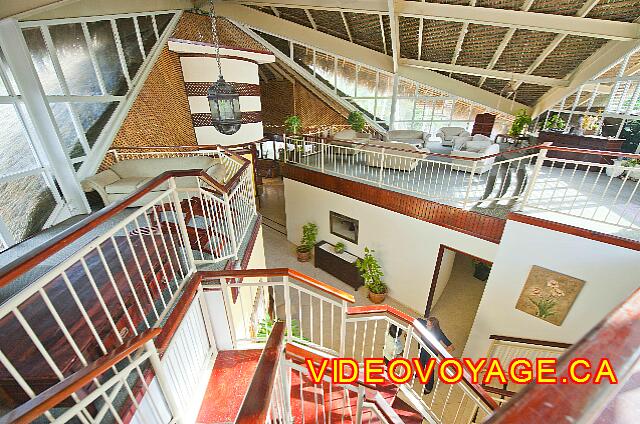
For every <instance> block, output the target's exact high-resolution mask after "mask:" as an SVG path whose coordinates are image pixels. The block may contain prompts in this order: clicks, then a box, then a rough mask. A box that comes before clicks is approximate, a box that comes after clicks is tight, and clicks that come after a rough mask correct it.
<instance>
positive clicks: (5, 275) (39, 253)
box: [0, 146, 251, 287]
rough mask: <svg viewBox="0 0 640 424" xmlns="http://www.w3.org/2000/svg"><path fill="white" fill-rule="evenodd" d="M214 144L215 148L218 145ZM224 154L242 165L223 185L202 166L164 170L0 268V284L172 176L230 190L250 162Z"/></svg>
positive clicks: (71, 241) (227, 191) (89, 229)
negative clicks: (202, 181)
mask: <svg viewBox="0 0 640 424" xmlns="http://www.w3.org/2000/svg"><path fill="white" fill-rule="evenodd" d="M215 147H216V148H218V147H219V146H215ZM138 149H139V148H138ZM221 150H223V151H225V150H224V148H221ZM226 153H227V154H228V155H231V156H234V157H235V158H236V159H237V160H239V161H241V162H242V166H241V167H240V168H239V169H238V171H236V173H235V174H234V175H233V176H232V177H231V178H230V179H229V181H227V182H226V183H225V184H221V183H219V182H218V181H216V180H214V179H213V178H211V176H209V174H207V173H206V172H204V171H203V170H202V169H189V170H179V171H167V172H164V173H162V174H160V175H158V176H157V177H155V178H153V179H152V180H151V181H149V182H147V183H146V184H144V185H143V186H142V187H140V188H138V189H137V190H136V191H134V192H133V193H131V194H129V195H128V196H126V197H125V198H123V199H122V200H119V201H117V202H115V203H112V204H110V205H109V206H107V207H105V208H103V209H101V210H99V211H98V212H94V213H92V214H91V215H89V216H88V217H87V218H85V219H83V220H82V221H80V222H78V223H77V224H75V225H73V226H71V227H69V228H68V229H67V230H65V231H62V232H61V233H60V234H58V235H57V236H55V237H53V238H52V239H50V240H48V241H47V242H45V243H42V244H41V245H40V246H39V247H37V248H36V249H34V250H32V251H31V252H30V253H29V255H28V256H22V257H19V258H17V259H16V260H14V261H12V262H10V263H8V264H7V265H5V266H3V267H2V268H0V287H4V286H5V285H7V284H8V283H9V282H11V281H12V280H14V279H16V278H17V277H19V276H21V275H23V274H24V273H26V272H27V271H29V270H31V269H33V268H34V267H35V266H36V265H38V264H40V263H41V262H42V261H43V260H45V259H46V258H48V257H50V256H52V255H53V254H54V253H56V252H58V251H60V250H62V249H63V248H65V247H67V246H68V245H69V244H71V243H73V242H74V241H76V240H77V239H79V238H80V237H81V236H83V235H85V234H87V233H88V232H89V231H91V230H93V229H94V228H96V227H97V226H98V225H100V224H103V223H104V222H106V221H107V220H109V219H110V218H113V217H114V216H115V215H116V214H118V213H119V212H121V211H123V210H124V209H125V208H127V207H130V206H131V205H133V204H134V203H135V202H136V201H137V200H139V199H141V198H142V197H143V196H144V195H146V194H147V193H149V192H151V191H152V190H153V189H155V188H157V187H159V186H160V185H161V184H163V183H165V182H166V181H167V180H169V179H171V178H174V177H176V178H177V177H199V178H201V179H202V180H204V181H205V182H206V183H207V184H210V185H211V186H213V187H216V189H218V190H220V191H222V192H223V193H231V191H232V190H233V189H234V188H235V186H236V185H237V184H238V183H239V182H240V178H241V176H242V173H243V172H244V171H245V170H246V169H247V167H249V166H250V165H251V162H250V161H249V160H247V159H245V158H243V157H241V156H238V155H236V154H234V153H231V152H228V151H226Z"/></svg>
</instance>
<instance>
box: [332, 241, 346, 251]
mask: <svg viewBox="0 0 640 424" xmlns="http://www.w3.org/2000/svg"><path fill="white" fill-rule="evenodd" d="M344 249H345V245H344V243H343V242H341V241H339V242H337V243H336V245H335V246H333V250H334V251H335V252H336V253H343V252H344Z"/></svg>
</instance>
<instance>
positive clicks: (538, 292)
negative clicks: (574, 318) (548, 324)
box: [529, 280, 566, 318]
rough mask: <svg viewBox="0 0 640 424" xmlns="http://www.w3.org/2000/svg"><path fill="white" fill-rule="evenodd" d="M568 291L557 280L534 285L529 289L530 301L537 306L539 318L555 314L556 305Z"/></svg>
mask: <svg viewBox="0 0 640 424" xmlns="http://www.w3.org/2000/svg"><path fill="white" fill-rule="evenodd" d="M564 296H566V293H565V292H564V291H563V290H562V288H561V287H560V283H558V282H557V281H556V280H549V281H547V284H546V285H545V286H542V287H533V288H531V290H530V291H529V301H530V302H531V303H533V305H534V306H535V307H536V316H537V317H539V318H549V317H550V316H553V315H555V313H556V310H555V307H556V306H557V305H558V301H559V300H560V298H561V297H564Z"/></svg>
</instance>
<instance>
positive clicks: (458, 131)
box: [436, 127, 471, 146]
mask: <svg viewBox="0 0 640 424" xmlns="http://www.w3.org/2000/svg"><path fill="white" fill-rule="evenodd" d="M470 136H471V134H469V131H467V130H465V129H464V128H462V127H442V128H440V130H439V131H438V132H437V133H436V137H439V138H440V140H442V143H441V144H442V145H443V146H453V141H454V138H455V137H470Z"/></svg>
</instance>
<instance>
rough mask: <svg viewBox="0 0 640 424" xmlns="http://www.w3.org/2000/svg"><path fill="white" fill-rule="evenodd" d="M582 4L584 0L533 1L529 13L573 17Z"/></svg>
mask: <svg viewBox="0 0 640 424" xmlns="http://www.w3.org/2000/svg"><path fill="white" fill-rule="evenodd" d="M584 3H585V0H534V2H533V4H532V5H531V8H530V9H529V11H530V12H539V13H551V14H554V15H567V16H573V15H575V14H576V13H577V12H578V10H580V8H581V7H582V5H583V4H584Z"/></svg>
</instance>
